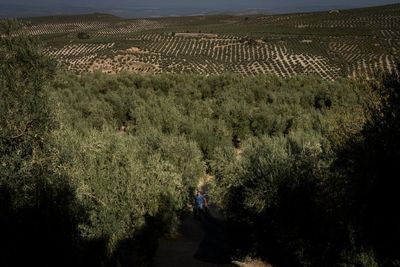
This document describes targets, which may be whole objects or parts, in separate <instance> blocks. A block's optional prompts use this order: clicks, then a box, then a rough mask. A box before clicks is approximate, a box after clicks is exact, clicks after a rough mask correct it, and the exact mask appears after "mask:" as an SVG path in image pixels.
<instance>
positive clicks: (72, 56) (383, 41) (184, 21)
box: [26, 5, 400, 80]
mask: <svg viewBox="0 0 400 267" xmlns="http://www.w3.org/2000/svg"><path fill="white" fill-rule="evenodd" d="M27 20H28V21H29V26H27V28H26V30H27V32H28V33H29V34H31V35H35V36H38V37H39V38H40V39H41V40H42V41H43V43H44V46H45V52H46V53H47V54H48V55H51V56H54V57H55V58H56V59H57V60H59V62H61V63H63V64H64V65H65V67H66V68H67V69H69V70H71V71H74V72H77V73H81V72H94V71H97V70H99V71H102V72H105V73H110V74H112V73H118V72H122V71H127V72H133V73H194V74H202V75H215V74H222V73H226V72H231V73H240V74H242V75H245V76H248V75H257V74H263V73H273V74H276V75H278V76H280V77H290V76H294V75H303V74H311V75H316V76H319V77H322V78H324V79H327V80H335V79H337V78H339V77H354V78H356V77H363V78H367V79H370V78H372V77H373V76H374V75H376V74H377V73H379V72H393V71H395V69H396V68H395V65H396V62H398V61H399V60H400V5H388V6H381V7H373V8H363V9H354V10H331V11H327V12H317V13H302V14H287V15H252V16H227V15H224V16H222V15H221V16H197V17H167V18H151V19H121V18H118V17H115V16H111V15H106V14H91V15H76V16H58V17H42V18H32V19H27Z"/></svg>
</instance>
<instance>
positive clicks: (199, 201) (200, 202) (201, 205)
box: [193, 191, 207, 218]
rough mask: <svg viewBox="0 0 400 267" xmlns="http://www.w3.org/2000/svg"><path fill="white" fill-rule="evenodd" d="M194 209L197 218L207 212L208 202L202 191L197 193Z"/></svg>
mask: <svg viewBox="0 0 400 267" xmlns="http://www.w3.org/2000/svg"><path fill="white" fill-rule="evenodd" d="M193 207H194V209H193V213H194V216H195V217H196V218H199V217H200V215H201V214H204V213H205V212H206V208H207V200H206V198H205V197H204V195H203V194H202V193H201V192H200V191H197V192H196V195H195V197H194V203H193Z"/></svg>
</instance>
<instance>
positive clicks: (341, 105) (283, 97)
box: [0, 21, 399, 266]
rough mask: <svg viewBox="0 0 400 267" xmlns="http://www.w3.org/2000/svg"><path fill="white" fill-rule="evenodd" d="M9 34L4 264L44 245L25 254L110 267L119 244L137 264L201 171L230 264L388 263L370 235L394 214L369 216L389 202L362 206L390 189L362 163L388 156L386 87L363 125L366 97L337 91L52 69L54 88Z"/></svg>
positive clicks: (0, 146) (314, 83) (390, 250)
mask: <svg viewBox="0 0 400 267" xmlns="http://www.w3.org/2000/svg"><path fill="white" fill-rule="evenodd" d="M249 23H250V21H249ZM17 24H18V23H16V22H6V23H5V24H2V27H3V28H2V34H1V36H2V37H1V39H0V40H1V46H0V51H1V53H0V59H1V61H0V86H1V88H2V90H1V91H0V97H1V98H0V111H1V112H0V137H1V139H0V152H1V153H0V174H1V175H0V190H1V209H0V212H1V218H4V220H2V224H1V225H0V227H1V229H2V231H4V236H5V239H4V240H7V241H6V242H8V243H7V244H9V247H10V249H9V250H10V251H13V252H12V253H11V254H10V255H15V253H16V252H22V251H24V250H26V249H27V248H28V247H30V246H34V245H35V241H34V240H37V239H38V238H39V237H43V238H42V239H43V240H44V241H43V243H44V244H46V246H36V247H37V250H33V252H32V254H33V255H35V254H36V252H38V251H39V250H42V251H46V252H47V251H50V252H54V251H59V252H60V251H64V252H65V253H64V254H63V255H61V256H60V258H68V255H72V254H74V255H76V257H73V258H70V259H69V260H68V261H67V262H68V263H71V264H73V263H74V262H78V261H79V260H80V262H85V263H90V264H95V265H96V264H103V265H117V264H121V263H122V262H124V260H125V257H126V256H127V255H128V254H129V253H128V252H127V251H129V250H131V249H132V248H134V249H132V251H130V253H133V254H134V255H135V259H134V263H135V264H136V265H140V264H144V262H143V260H144V261H145V260H148V259H146V255H145V254H146V253H147V254H151V252H152V250H154V247H155V243H156V240H157V238H158V237H159V236H160V235H162V234H164V233H168V232H170V233H171V232H174V231H176V229H177V226H178V223H179V215H180V213H181V211H182V210H183V209H184V208H185V206H186V205H187V204H188V202H189V201H190V198H191V194H192V193H193V190H194V188H195V187H196V186H197V184H198V180H199V178H200V177H202V176H204V175H206V174H209V175H213V176H215V180H214V181H213V184H212V192H211V193H212V194H211V197H212V200H214V201H215V203H217V204H218V205H219V206H220V207H221V208H222V209H223V211H224V213H225V215H226V217H227V218H228V219H230V221H231V222H232V227H237V228H235V229H236V230H238V231H236V233H237V235H235V236H236V237H237V240H240V241H241V242H242V241H243V242H242V243H235V242H233V243H232V244H234V245H237V248H240V249H241V251H242V252H243V254H246V253H250V254H255V255H260V256H261V257H269V258H270V259H271V260H272V261H274V262H277V263H281V264H283V265H287V266H311V265H313V266H314V265H316V266H319V265H323V266H326V262H330V263H332V265H335V264H336V265H340V264H342V265H343V266H375V265H376V264H377V262H378V263H381V262H383V263H388V262H396V260H398V259H397V258H396V256H395V255H398V254H396V253H397V247H396V246H395V245H394V244H396V243H395V242H394V241H395V240H396V238H397V237H398V235H397V234H394V235H393V236H394V237H393V239H390V238H389V240H390V242H385V241H384V240H381V239H380V238H379V236H380V235H381V234H382V233H384V234H385V235H382V236H388V235H387V233H388V232H391V233H397V232H396V231H397V230H396V228H395V225H397V220H396V218H395V216H393V214H394V213H389V214H387V213H383V212H382V213H376V212H377V210H379V209H378V208H377V207H378V206H375V205H373V203H381V204H382V205H383V206H385V205H386V204H387V203H397V202H396V198H395V192H392V191H390V192H391V194H388V195H386V197H383V198H382V199H381V200H382V201H381V202H379V199H377V197H373V196H374V194H376V195H378V196H385V193H387V192H388V187H389V186H390V188H395V186H394V185H393V180H391V179H387V180H385V181H387V182H388V183H387V184H385V183H381V182H380V178H381V177H383V176H380V173H384V174H385V176H384V177H386V178H387V177H389V176H386V175H387V172H384V171H383V170H382V169H381V167H379V166H381V165H377V164H378V163H374V161H376V162H379V164H383V163H382V161H378V160H379V159H381V160H385V161H386V162H391V161H390V160H391V159H393V158H396V157H397V154H396V151H398V147H397V143H398V141H396V140H399V138H398V133H397V130H398V127H397V125H398V121H397V118H398V116H397V115H393V114H397V108H396V105H394V103H397V102H398V94H397V91H396V90H397V89H395V88H397V87H398V83H396V80H388V81H386V82H385V83H384V84H383V85H382V87H384V88H388V87H390V88H392V90H391V91H390V93H388V94H386V93H385V94H383V95H381V96H380V98H381V99H383V102H382V103H384V105H382V106H381V109H380V110H379V111H380V112H379V113H378V115H377V117H375V116H373V115H372V114H373V112H372V111H368V110H366V103H369V102H368V101H370V99H372V100H374V101H375V100H376V99H377V98H376V95H377V94H375V93H371V92H370V91H369V86H368V85H367V84H366V83H362V82H358V81H350V80H347V79H341V80H337V81H335V82H327V81H323V80H321V79H318V78H315V77H294V78H289V79H281V78H278V77H275V76H267V75H262V76H254V77H247V78H244V77H242V76H239V75H221V76H210V77H204V76H196V75H173V74H169V75H156V76H137V75H129V74H118V75H114V76H108V75H104V74H101V73H94V74H84V75H80V76H76V75H73V74H70V73H65V72H61V71H60V72H58V73H57V74H56V76H55V79H54V80H53V76H54V72H55V68H54V67H55V66H54V63H53V61H50V60H48V59H47V58H46V57H43V55H42V54H41V53H40V52H39V51H40V50H37V48H36V45H35V43H34V41H33V40H31V39H30V38H29V37H26V36H24V35H21V34H18V32H19V31H20V28H19V27H18V25H17ZM14 33H15V34H14ZM249 40H250V39H249ZM251 40H253V39H251ZM254 45H255V46H257V45H256V44H254ZM48 81H51V83H50V84H49V83H48ZM382 92H385V90H382ZM378 95H379V94H378ZM371 96H372V98H370V97H371ZM366 101H367V102H366ZM396 101H397V102H396ZM373 103H374V104H375V103H376V102H373ZM366 121H367V124H365V123H366ZM363 128H364V130H362V129H363ZM380 140H385V141H384V142H383V143H382V142H381V141H380ZM387 140H389V141H387ZM354 143H357V144H358V145H357V149H358V150H354V151H353V150H352V149H353V148H354V147H353V146H352V144H354ZM390 144H392V149H388V147H390ZM371 147H372V148H373V150H372V152H371V151H368V149H369V148H371ZM348 149H350V150H348ZM339 152H340V153H339ZM367 152H368V153H369V152H371V153H372V155H373V157H372V159H373V160H374V161H372V162H371V160H370V159H368V158H365V156H364V157H363V155H368V153H367ZM342 154H345V155H347V156H348V155H352V156H351V157H348V158H346V157H344V156H343V155H342ZM353 156H354V157H353ZM338 159H340V160H338ZM343 159H345V160H343ZM347 160H348V161H347ZM374 164H375V165H374ZM387 164H389V163H387ZM366 166H367V167H366ZM382 166H387V167H388V170H391V171H392V170H394V167H393V166H394V165H384V164H383V165H382ZM374 168H376V170H379V172H377V171H376V170H375V169H374ZM357 173H359V174H357ZM363 177H367V181H368V183H367V186H365V183H364V180H363V179H364V178H363ZM375 185H378V186H377V187H375ZM360 188H362V189H360ZM377 192H378V194H377ZM367 198H371V199H374V201H375V202H371V201H370V200H367ZM364 205H366V206H364ZM359 207H364V208H362V209H358V208H359ZM393 207H394V208H393V210H396V209H395V208H396V206H393ZM357 209H358V210H357ZM349 214H356V215H357V216H355V217H354V218H355V219H353V218H352V217H351V215H349ZM376 214H380V215H381V217H382V218H385V220H383V221H393V224H391V225H390V227H387V229H389V230H388V232H386V231H376V232H373V231H371V229H376V227H378V229H384V227H383V225H382V223H379V221H380V220H379V219H377V220H369V221H370V223H367V224H365V223H361V222H363V221H367V218H368V217H369V216H374V215H376ZM391 214H392V215H391ZM377 218H380V217H377ZM3 221H4V223H3ZM31 221H33V222H34V224H33V225H34V226H30V225H29V222H31ZM15 222H22V223H19V224H16V223H15ZM50 225H51V227H50ZM36 226H37V227H38V228H37V229H35V228H34V227H36ZM21 229H22V230H23V231H21V232H20V233H18V231H19V230H21ZM38 229H39V230H38ZM46 229H47V230H46ZM243 229H245V231H242V233H243V234H240V231H239V230H243ZM29 233H34V234H32V235H29ZM24 236H25V242H26V245H25V246H22V245H21V242H22V241H24V238H23V237H24ZM366 236H367V237H368V238H365V237H366ZM13 238H14V241H13ZM237 240H236V241H237ZM388 244H389V245H388ZM47 249H48V250H47ZM385 250H387V253H385ZM13 253H14V254H13ZM17 254H18V253H17ZM54 255H55V256H59V253H54ZM271 255H273V256H271ZM387 255H389V256H387ZM42 256H43V252H42V253H37V256H36V257H37V258H36V259H37V260H38V261H40V259H41V257H42ZM8 260H9V259H7V260H6V263H8ZM53 265H54V264H53Z"/></svg>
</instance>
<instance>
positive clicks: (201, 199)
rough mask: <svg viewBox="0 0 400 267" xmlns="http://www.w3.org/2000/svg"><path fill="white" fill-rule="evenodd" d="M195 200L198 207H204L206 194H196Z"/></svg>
mask: <svg viewBox="0 0 400 267" xmlns="http://www.w3.org/2000/svg"><path fill="white" fill-rule="evenodd" d="M194 200H195V204H196V207H198V208H203V205H204V196H202V195H198V196H197V195H196V196H195V197H194Z"/></svg>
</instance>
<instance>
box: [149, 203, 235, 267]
mask: <svg viewBox="0 0 400 267" xmlns="http://www.w3.org/2000/svg"><path fill="white" fill-rule="evenodd" d="M214 214H215V210H214V209H213V208H212V207H211V208H210V212H209V214H208V215H204V216H202V217H201V218H199V219H195V218H194V217H193V215H192V214H187V215H185V217H184V218H183V221H182V224H181V227H180V231H179V234H178V235H177V236H176V237H174V238H166V237H164V238H162V239H160V241H159V248H158V251H157V253H156V256H155V259H154V264H155V266H156V267H184V266H185V267H186V266H188V267H197V266H204V267H208V266H210V267H214V266H238V265H236V264H232V263H231V261H230V257H229V247H228V242H227V240H226V235H225V232H224V228H223V225H222V223H221V221H220V220H218V219H217V218H216V217H215V215H214Z"/></svg>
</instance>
